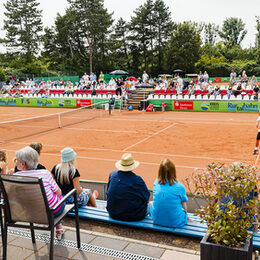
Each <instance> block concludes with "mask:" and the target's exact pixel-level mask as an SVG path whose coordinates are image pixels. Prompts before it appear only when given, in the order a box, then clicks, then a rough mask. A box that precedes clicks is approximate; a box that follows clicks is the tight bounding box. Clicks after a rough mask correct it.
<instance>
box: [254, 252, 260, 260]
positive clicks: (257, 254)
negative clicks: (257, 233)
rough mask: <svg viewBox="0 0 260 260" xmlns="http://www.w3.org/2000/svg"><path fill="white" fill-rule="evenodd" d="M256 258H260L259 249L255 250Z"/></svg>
mask: <svg viewBox="0 0 260 260" xmlns="http://www.w3.org/2000/svg"><path fill="white" fill-rule="evenodd" d="M255 260H259V252H258V251H257V250H256V251H255Z"/></svg>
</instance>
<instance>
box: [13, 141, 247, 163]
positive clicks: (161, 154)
mask: <svg viewBox="0 0 260 260" xmlns="http://www.w3.org/2000/svg"><path fill="white" fill-rule="evenodd" d="M10 143H12V144H22V145H29V144H30V143H25V142H10ZM43 146H47V147H48V146H49V147H59V148H64V145H54V144H44V143H43ZM71 148H73V149H75V150H76V149H80V150H89V151H104V152H115V153H122V152H124V150H115V149H106V148H90V147H82V146H71ZM128 152H131V153H133V154H145V155H155V156H164V157H165V156H168V157H177V158H178V157H180V158H191V159H202V160H214V161H231V162H233V161H234V160H240V161H244V162H248V163H250V161H245V160H244V159H238V158H235V159H230V158H216V157H205V156H195V155H182V154H169V153H151V152H138V151H134V150H132V151H131V150H130V151H128ZM42 154H44V153H42Z"/></svg>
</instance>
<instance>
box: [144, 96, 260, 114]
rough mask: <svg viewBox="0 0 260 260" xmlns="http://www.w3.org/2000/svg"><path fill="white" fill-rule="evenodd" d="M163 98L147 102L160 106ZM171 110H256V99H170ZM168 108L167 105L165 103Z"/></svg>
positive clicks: (259, 104) (258, 108) (258, 107)
mask: <svg viewBox="0 0 260 260" xmlns="http://www.w3.org/2000/svg"><path fill="white" fill-rule="evenodd" d="M164 102H165V100H158V99H157V100H149V104H154V105H157V106H160V105H161V103H164ZM171 102H172V110H176V111H177V110H178V111H180V110H181V111H198V112H200V111H207V112H258V111H259V110H260V103H259V102H258V101H243V100H241V101H233V100H232V101H217V100H205V101H203V100H200V101H195V100H194V101H189V100H172V101H171ZM167 107H168V110H170V109H169V106H168V104H167Z"/></svg>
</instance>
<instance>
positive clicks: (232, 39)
mask: <svg viewBox="0 0 260 260" xmlns="http://www.w3.org/2000/svg"><path fill="white" fill-rule="evenodd" d="M246 34H247V30H246V29H245V24H244V23H243V21H242V19H240V18H235V17H231V18H227V19H226V20H225V21H224V22H223V25H222V29H221V31H219V36H220V37H221V38H222V40H223V41H224V44H225V45H228V46H230V47H232V46H234V45H240V44H241V42H242V41H243V39H244V38H245V36H246Z"/></svg>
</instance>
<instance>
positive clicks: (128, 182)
mask: <svg viewBox="0 0 260 260" xmlns="http://www.w3.org/2000/svg"><path fill="white" fill-rule="evenodd" d="M115 166H116V167H117V169H118V171H113V172H111V174H110V175H109V181H108V186H107V211H108V213H109V215H110V216H111V217H112V218H115V219H119V220H125V221H136V220H141V219H143V218H144V217H145V216H146V215H147V214H148V201H149V197H150V192H149V190H148V188H147V186H146V184H145V182H144V180H143V179H142V178H141V177H140V176H138V175H136V174H134V173H133V172H132V171H133V170H134V169H135V168H137V167H138V166H139V162H138V161H135V160H134V159H133V157H132V155H131V154H130V153H125V154H123V155H122V158H121V160H120V161H118V162H116V164H115Z"/></svg>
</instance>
